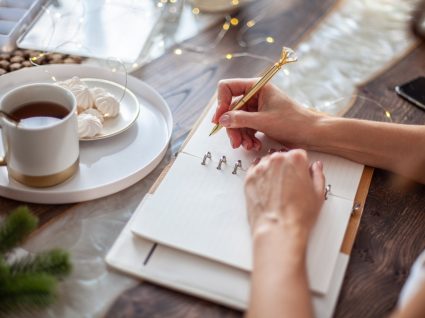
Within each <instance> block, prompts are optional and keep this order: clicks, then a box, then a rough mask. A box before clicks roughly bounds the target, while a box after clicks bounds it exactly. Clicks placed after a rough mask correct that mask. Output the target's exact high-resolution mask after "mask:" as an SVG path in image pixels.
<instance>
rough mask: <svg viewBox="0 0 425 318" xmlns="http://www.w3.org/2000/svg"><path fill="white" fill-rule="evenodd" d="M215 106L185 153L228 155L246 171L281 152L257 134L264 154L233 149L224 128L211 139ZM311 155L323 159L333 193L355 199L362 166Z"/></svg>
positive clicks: (197, 130) (201, 155)
mask: <svg viewBox="0 0 425 318" xmlns="http://www.w3.org/2000/svg"><path fill="white" fill-rule="evenodd" d="M215 108H216V104H214V105H213V107H211V108H210V110H209V111H208V114H207V115H206V116H205V118H204V119H203V120H202V122H201V123H200V125H199V127H198V128H197V129H196V133H195V134H194V135H193V136H192V138H191V139H190V140H189V142H188V143H187V144H186V146H185V147H184V148H183V150H182V151H183V152H185V153H187V154H191V155H194V156H196V157H200V158H202V157H203V156H204V154H205V153H207V152H208V151H209V152H211V154H212V160H213V161H214V162H218V161H219V159H220V158H221V156H223V155H225V156H226V158H227V160H228V162H229V164H231V165H234V164H235V162H236V161H237V160H242V167H243V169H244V170H246V169H248V167H249V166H250V164H251V163H252V161H253V160H254V159H255V158H257V157H262V156H264V155H266V154H267V153H268V150H269V149H271V148H274V149H280V148H282V145H281V144H280V143H278V142H277V141H274V140H272V139H270V138H268V137H266V136H264V135H263V134H261V133H259V134H257V135H258V136H257V137H259V139H260V140H261V141H262V143H263V147H262V149H261V151H259V152H257V151H246V150H244V149H243V148H242V147H240V148H238V149H233V148H232V147H231V146H230V142H229V138H228V137H227V133H226V129H224V128H222V129H221V130H220V131H219V132H218V133H216V134H215V135H213V136H208V135H209V133H210V131H211V129H212V128H213V126H214V125H213V124H212V123H211V118H212V116H213V114H214V112H215ZM308 156H309V159H310V161H311V162H313V161H317V160H321V161H322V162H323V166H324V172H325V176H326V183H327V184H331V193H332V194H333V195H336V196H340V197H342V198H346V199H349V200H354V197H355V195H356V192H357V187H358V184H359V182H360V178H361V176H362V173H363V168H364V166H363V165H362V164H359V163H356V162H353V161H350V160H347V159H344V158H341V157H338V156H333V155H329V154H324V153H320V152H314V151H309V152H308Z"/></svg>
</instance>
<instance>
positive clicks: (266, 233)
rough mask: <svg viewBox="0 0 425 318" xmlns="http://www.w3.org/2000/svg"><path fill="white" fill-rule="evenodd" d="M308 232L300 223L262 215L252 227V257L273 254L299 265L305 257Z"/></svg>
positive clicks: (275, 256)
mask: <svg viewBox="0 0 425 318" xmlns="http://www.w3.org/2000/svg"><path fill="white" fill-rule="evenodd" d="M309 234H310V231H309V230H308V229H307V228H306V227H305V226H302V225H300V224H297V223H294V222H290V221H288V220H283V219H277V218H271V217H266V216H263V217H261V218H260V219H259V220H258V221H257V222H256V224H255V226H254V228H253V245H254V257H264V256H265V255H273V257H274V258H279V257H280V258H281V260H282V261H284V262H285V263H286V264H287V263H288V262H287V261H290V263H292V265H294V266H300V265H301V264H302V263H303V262H304V259H305V254H306V251H307V244H308V238H309ZM286 256H290V257H289V258H287V257H286ZM266 257H267V256H266ZM287 265H289V264H287Z"/></svg>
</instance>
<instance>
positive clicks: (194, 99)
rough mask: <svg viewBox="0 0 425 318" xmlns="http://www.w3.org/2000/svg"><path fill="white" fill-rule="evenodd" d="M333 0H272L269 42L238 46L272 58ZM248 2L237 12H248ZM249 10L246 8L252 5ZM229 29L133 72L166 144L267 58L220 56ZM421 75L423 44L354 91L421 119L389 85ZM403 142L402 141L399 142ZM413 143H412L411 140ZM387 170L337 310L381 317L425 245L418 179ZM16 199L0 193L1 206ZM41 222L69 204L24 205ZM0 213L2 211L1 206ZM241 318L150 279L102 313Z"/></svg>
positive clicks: (396, 115) (361, 108)
mask: <svg viewBox="0 0 425 318" xmlns="http://www.w3.org/2000/svg"><path fill="white" fill-rule="evenodd" d="M338 3H339V1H337V0H298V1H297V0H287V1H285V2H284V4H283V2H282V3H280V1H277V2H274V5H275V6H276V8H273V9H274V10H272V11H273V12H275V14H274V15H272V16H269V17H267V18H266V19H265V20H263V21H262V22H261V24H259V25H258V28H256V32H259V33H263V34H267V35H271V36H273V37H274V38H275V44H272V45H268V44H264V45H257V46H253V47H249V48H247V49H246V50H244V51H247V52H250V53H253V54H258V55H263V56H268V57H270V58H272V59H275V58H276V57H277V56H278V55H279V47H280V43H284V44H285V46H292V47H294V46H295V45H296V44H297V43H299V42H300V41H301V40H302V39H303V38H305V37H306V36H307V35H308V33H309V32H311V31H312V30H314V28H315V26H316V25H317V24H318V23H320V21H321V19H322V18H323V17H324V16H325V15H326V14H327V13H328V12H329V11H330V10H332V9H333V8H334V7H335V6H336V5H338ZM250 10H251V9H250V7H248V8H246V9H244V11H243V12H241V14H244V15H246V14H250ZM251 14H252V12H251ZM217 30H218V29H217V27H214V28H211V29H210V30H207V31H206V32H204V33H203V34H202V35H201V36H198V37H196V38H195V39H193V40H191V41H190V42H191V43H197V44H201V43H208V41H209V40H211V39H213V38H214V36H215V35H216V33H217ZM236 36H237V32H236V30H233V31H230V32H229V34H227V35H226V37H225V38H224V40H223V41H222V42H221V43H220V44H219V45H218V46H217V47H216V48H215V49H214V50H212V51H211V52H210V53H209V54H205V55H203V56H202V57H200V56H199V55H196V54H191V53H187V52H185V53H184V54H183V55H179V56H177V55H175V54H173V52H172V50H171V51H170V52H169V53H168V54H166V55H164V56H163V57H161V58H159V59H158V60H156V61H154V62H152V63H150V64H149V65H147V66H145V67H143V68H142V69H140V70H139V71H137V72H135V73H133V75H134V76H136V77H139V78H141V79H143V80H144V81H146V82H147V83H149V84H150V85H152V86H153V87H154V88H156V89H157V90H158V91H159V92H160V93H161V94H162V95H163V96H164V98H165V99H166V100H167V102H168V103H169V105H170V107H171V109H172V111H173V115H174V120H175V122H174V125H175V128H174V132H173V136H172V146H176V145H179V144H181V142H182V140H183V139H184V138H185V137H186V136H187V133H188V132H189V130H190V128H191V126H192V125H193V124H194V122H195V121H196V119H197V117H198V116H199V115H200V114H201V112H202V110H203V108H204V107H205V105H206V104H207V102H208V101H209V99H210V98H211V96H212V95H213V93H214V91H215V88H216V84H217V81H218V80H220V79H221V78H229V77H252V76H255V75H257V74H259V73H260V72H261V71H262V70H263V69H264V67H265V66H266V65H267V62H266V61H259V62H258V61H256V62H254V63H252V61H249V60H246V59H234V60H232V61H231V62H230V61H227V60H225V59H224V58H223V57H224V55H225V54H226V53H231V52H235V51H240V50H241V48H240V47H239V46H238V45H237V43H236ZM420 74H422V75H423V74H425V45H420V46H418V47H417V48H415V49H414V50H413V51H412V52H411V53H409V54H408V55H407V56H406V57H404V58H403V59H402V61H401V63H397V64H395V65H394V66H393V67H390V68H389V69H387V70H386V71H385V72H383V73H382V74H380V75H379V76H377V77H376V78H375V79H373V80H371V81H369V82H368V83H365V84H364V85H363V86H361V87H358V92H359V95H360V96H365V97H368V98H369V99H368V100H374V101H378V102H380V103H381V104H382V105H385V106H386V108H387V109H388V110H390V111H391V112H392V116H393V120H394V121H395V122H400V123H410V124H413V123H415V124H423V123H424V122H425V112H423V111H421V110H419V109H417V108H415V107H412V106H411V105H410V104H408V103H406V102H405V101H403V100H402V99H400V98H399V97H397V96H396V94H395V93H394V90H393V88H394V86H395V85H396V84H399V83H401V82H403V81H406V80H409V79H411V78H413V77H415V76H417V75H420ZM346 116H349V117H357V118H368V119H373V120H384V118H383V114H382V113H377V112H376V108H368V102H367V101H365V100H360V99H358V100H356V101H355V103H354V105H353V106H352V108H351V109H350V110H349V111H348V113H347V114H346ZM406 142H409V141H406ZM412 147H414V145H412ZM155 173H158V172H155ZM393 178H394V176H393V175H392V174H390V173H388V172H385V171H381V170H378V169H377V170H375V174H374V177H373V180H372V184H371V188H370V191H369V195H368V198H367V202H366V206H365V210H364V213H363V218H362V221H361V225H360V230H359V232H358V235H357V239H356V242H355V245H354V249H353V251H352V255H351V259H350V263H349V266H348V270H347V274H346V277H345V280H344V284H343V287H342V290H341V294H340V297H339V302H338V305H337V309H336V312H335V316H336V317H382V316H384V315H385V314H387V313H389V312H390V311H391V310H392V309H393V308H394V306H395V304H396V301H397V297H398V294H399V292H400V289H401V287H402V285H403V283H404V281H405V279H406V278H407V275H408V273H409V269H410V267H411V265H412V263H413V261H414V260H415V258H416V257H417V256H418V254H419V253H420V251H422V250H423V249H424V248H425V186H423V185H418V184H414V185H411V187H410V188H409V190H408V191H407V192H403V191H401V190H400V189H399V188H396V187H394V186H393V184H394V183H393V182H392V181H393ZM19 204H20V203H19V202H16V201H13V200H8V199H4V198H1V199H0V206H1V207H2V209H1V210H2V211H9V210H11V209H12V208H14V207H16V206H17V205H19ZM29 207H30V208H31V209H32V211H34V212H35V213H36V214H37V215H38V216H39V217H40V220H41V223H42V224H43V225H44V228H46V227H48V226H49V222H51V221H52V220H54V219H56V218H58V217H61V216H63V215H64V214H66V213H70V211H71V210H72V208H73V207H74V205H60V206H57V205H56V206H53V205H38V204H30V205H29ZM3 213H4V212H3ZM133 316H137V317H142V316H148V317H151V316H152V317H166V316H173V317H198V316H202V317H240V316H241V313H240V312H236V311H233V310H230V309H227V308H225V307H222V306H219V305H216V304H213V303H209V302H206V301H203V300H200V299H197V298H194V297H190V296H186V295H183V294H180V293H176V292H173V291H170V290H167V289H164V288H161V287H157V286H155V285H152V284H148V283H142V284H140V285H139V286H137V287H135V288H133V289H131V290H128V291H127V292H125V293H124V294H123V295H122V296H121V297H119V298H118V299H117V300H116V302H115V303H114V304H113V305H112V307H111V308H110V310H109V313H108V314H107V317H133Z"/></svg>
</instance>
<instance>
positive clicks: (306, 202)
mask: <svg viewBox="0 0 425 318" xmlns="http://www.w3.org/2000/svg"><path fill="white" fill-rule="evenodd" d="M324 189H325V177H324V175H323V166H322V163H321V162H315V163H313V164H312V165H311V166H310V164H309V161H308V158H307V154H306V152H305V151H304V150H291V151H289V152H286V153H281V152H276V153H274V154H272V155H270V156H267V157H264V158H263V159H261V161H260V162H259V163H258V164H257V165H255V166H252V167H251V168H250V169H249V170H248V173H247V177H246V180H245V196H246V203H247V209H248V218H249V221H250V224H251V228H252V231H253V235H254V239H255V237H256V236H257V235H261V234H262V233H263V232H267V231H268V230H269V228H270V226H273V225H275V224H276V225H278V227H280V226H282V227H284V228H285V229H290V230H291V231H292V230H294V231H295V232H296V233H297V234H301V238H302V239H303V240H304V239H305V242H306V241H307V239H308V236H309V233H310V232H311V229H312V228H313V225H314V224H315V222H316V219H317V216H318V214H319V211H320V208H321V206H322V204H323V201H324V191H325V190H324Z"/></svg>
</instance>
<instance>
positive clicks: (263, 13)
mask: <svg viewBox="0 0 425 318" xmlns="http://www.w3.org/2000/svg"><path fill="white" fill-rule="evenodd" d="M107 1H108V0H107ZM182 1H183V0H158V1H157V3H156V6H157V7H158V8H159V9H168V10H169V9H170V6H171V8H173V6H178V5H185V4H184V3H183V4H182ZM81 4H82V5H83V3H82V2H81ZM74 5H77V4H74ZM229 5H230V6H231V7H233V10H228V11H229V12H235V14H234V15H233V14H225V15H224V22H223V24H221V25H220V26H219V27H218V30H217V34H216V36H215V38H214V39H213V40H211V41H209V43H208V44H207V45H205V44H204V45H196V44H192V43H181V44H179V45H177V46H175V47H174V48H173V50H172V52H173V54H174V55H176V56H181V55H184V54H185V53H191V54H200V55H202V54H210V53H211V52H212V51H213V50H214V49H216V48H217V47H218V46H219V44H220V43H221V41H222V40H223V39H224V37H225V36H226V34H227V33H228V32H230V31H231V30H232V29H236V30H237V34H236V42H237V44H238V46H239V47H240V48H242V49H246V48H248V47H252V46H255V45H259V44H266V45H273V44H275V42H276V40H275V38H274V37H273V36H272V35H271V34H266V35H259V36H257V37H255V38H252V37H251V38H250V40H249V41H248V40H247V39H246V37H247V35H248V33H249V32H250V31H251V30H253V29H254V28H255V27H256V26H258V25H259V24H261V21H262V19H264V18H265V17H267V16H268V13H269V12H268V11H269V9H268V6H267V5H264V4H263V5H262V4H261V1H256V2H255V3H252V5H253V6H258V7H255V8H253V9H254V10H252V11H254V12H256V15H255V16H254V17H249V18H246V17H244V19H241V18H239V17H238V16H237V10H236V9H237V8H238V7H239V5H241V3H240V0H229ZM45 9H46V8H45ZM46 13H47V14H51V13H50V12H48V9H46ZM83 13H84V14H83V15H82V16H81V17H80V19H79V24H80V26H77V29H80V28H81V25H82V23H83V22H84V20H85V19H86V15H87V12H86V11H85V9H84V8H83ZM191 13H192V14H193V15H194V16H195V17H197V16H200V15H202V14H203V13H204V12H203V11H202V10H201V9H200V8H199V7H197V6H192V8H191ZM54 18H57V17H54V16H53V14H52V26H53V28H52V32H54V21H55V19H54ZM67 43H73V41H72V39H71V40H70V41H66V42H64V43H62V44H61V45H60V46H62V45H65V44H67ZM79 45H80V46H81V43H80V44H79ZM60 46H59V47H60ZM59 47H58V48H59ZM47 54H51V52H42V53H40V54H39V55H38V56H33V57H31V58H30V62H31V63H32V64H33V65H35V66H39V63H38V61H39V60H40V59H41V58H43V57H44V56H45V55H47ZM235 58H251V59H257V60H264V61H267V62H269V63H274V62H275V61H274V60H272V59H270V58H268V57H267V56H262V55H257V54H253V53H249V52H246V51H239V52H227V53H225V54H222V55H219V56H218V59H219V60H233V59H235ZM112 60H113V61H112ZM106 63H107V65H108V67H109V69H110V70H111V72H113V73H115V72H117V71H118V70H121V69H122V71H123V73H124V76H125V85H123V86H124V87H125V89H126V88H127V81H128V78H127V77H128V74H129V72H130V71H133V70H135V69H137V68H139V67H140V66H141V63H140V62H138V61H136V62H134V63H133V64H131V65H125V64H124V63H123V62H121V61H120V60H118V59H115V58H114V59H111V60H107V61H106ZM117 64H118V65H119V66H117ZM284 71H285V69H284ZM51 79H52V80H53V81H56V78H55V76H53V75H52V76H51ZM124 94H125V90H124ZM123 97H124V95H123V96H122V98H123ZM379 106H380V108H381V109H382V110H383V112H384V115H385V117H386V118H387V120H389V121H392V114H391V112H390V111H388V110H387V109H385V108H384V107H383V106H381V105H379Z"/></svg>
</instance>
